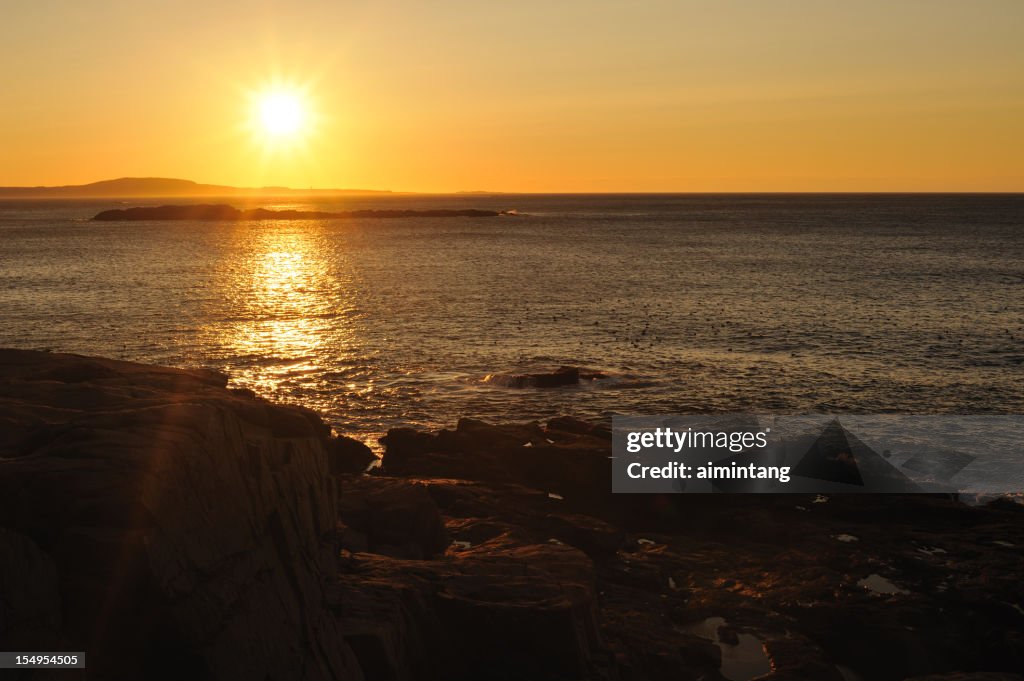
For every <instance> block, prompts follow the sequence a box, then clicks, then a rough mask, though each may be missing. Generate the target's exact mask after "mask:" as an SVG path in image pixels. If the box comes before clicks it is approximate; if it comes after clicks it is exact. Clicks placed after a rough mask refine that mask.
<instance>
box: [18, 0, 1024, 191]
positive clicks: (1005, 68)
mask: <svg viewBox="0 0 1024 681" xmlns="http://www.w3.org/2000/svg"><path fill="white" fill-rule="evenodd" d="M0 7H2V9H3V21H2V23H0V63H2V64H3V66H2V67H0V68H2V73H3V81H2V83H3V90H2V95H0V97H2V106H0V185H22V186H24V185H61V184H82V183H87V182H93V181H96V180H102V179H109V178H114V177H122V176H160V177H181V178H187V179H192V180H196V181H198V182H203V183H211V184H230V185H236V186H265V185H285V186H292V187H309V186H315V187H318V188H323V187H336V188H366V189H393V190H404V191H437V192H445V191H462V190H495V191H596V192H601V191H1024V40H1022V39H1021V36H1024V2H1021V1H1020V0H977V1H976V2H961V1H959V0H896V1H893V2H881V1H877V0H863V1H860V2H839V1H835V0H820V1H814V0H776V1H775V2H771V3H768V2H764V3H762V2H755V1H749V2H741V1H738V0H675V1H673V2H665V1H659V0H649V1H646V2H640V3H630V2H605V1H601V0H589V1H588V2H581V1H577V0H563V1H562V2H550V0H547V1H545V2H538V1H535V0H522V1H520V2H516V3H489V2H479V0H476V1H473V2H469V1H465V2H463V1H452V0H438V1H436V2H430V3H426V2H416V1H413V0H391V1H387V0H385V1H379V2H372V3H371V2H343V1H338V0H305V1H301V0H292V1H290V2H283V1H280V2H278V1H270V0H264V1H259V0H255V1H249V2H236V1H233V0H228V1H222V2H210V0H202V1H199V0H177V1H175V2H171V1H166V2H165V1H154V2H137V0H78V1H77V2H75V1H72V0H63V1H58V0H35V1H33V2H27V1H25V2H22V1H20V0H0ZM270 90H273V91H283V92H290V93H295V94H296V95H297V96H298V98H299V100H300V101H301V102H302V103H303V107H304V110H305V113H304V115H303V122H302V124H301V126H300V130H299V131H298V133H297V134H295V135H293V136H290V137H285V138H280V139H278V138H275V139H273V140H270V139H267V138H266V135H265V134H264V132H265V131H261V130H260V129H259V126H258V125H256V124H254V123H253V121H254V119H255V117H256V116H258V114H257V113H255V111H256V110H257V108H258V107H259V102H260V98H261V96H262V94H261V93H265V92H267V91H270Z"/></svg>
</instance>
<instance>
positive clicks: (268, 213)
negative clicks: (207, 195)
mask: <svg viewBox="0 0 1024 681" xmlns="http://www.w3.org/2000/svg"><path fill="white" fill-rule="evenodd" d="M505 214H508V215H513V214H514V213H511V212H509V213H502V212H499V211H494V210H477V209H457V210H454V209H452V210H449V209H429V210H350V211H342V212H335V213H329V212H324V211H314V210H268V209H266V208H250V209H246V210H240V209H238V208H235V207H234V206H229V205H227V204H191V205H182V206H139V207H136V208H117V209H112V210H104V211H101V212H99V213H97V214H96V215H95V216H93V218H92V219H93V220H98V221H100V222H132V221H136V220H335V219H345V218H348V219H352V218H491V217H498V216H499V215H505Z"/></svg>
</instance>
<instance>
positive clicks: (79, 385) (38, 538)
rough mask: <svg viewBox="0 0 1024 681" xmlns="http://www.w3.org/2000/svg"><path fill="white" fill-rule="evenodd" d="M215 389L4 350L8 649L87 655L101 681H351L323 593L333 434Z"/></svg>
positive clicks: (0, 535) (0, 446) (0, 406)
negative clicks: (326, 443) (328, 453)
mask: <svg viewBox="0 0 1024 681" xmlns="http://www.w3.org/2000/svg"><path fill="white" fill-rule="evenodd" d="M225 382H226V379H225V377H224V376H221V375H218V374H214V373H208V372H201V371H183V370H173V369H162V368H159V367H147V366H140V365H135V364H129V363H125V362H115V361H109V360H99V359H90V358H84V357H77V356H73V355H50V354H46V353H34V352H25V351H16V350H2V351H0V528H2V529H0V589H2V590H3V591H2V593H0V650H35V651H51V650H74V651H86V652H87V664H88V667H89V669H88V678H96V679H133V680H134V679H310V680H313V679H316V680H318V681H320V680H323V681H327V680H330V679H358V678H361V672H360V669H359V666H358V664H357V663H356V660H355V658H354V656H353V654H352V652H351V650H350V649H349V648H348V647H347V646H346V645H345V643H344V641H343V638H342V632H341V629H340V626H339V622H338V620H337V619H336V618H335V617H334V615H333V614H332V613H331V611H330V610H329V608H328V607H327V606H326V600H325V596H324V591H323V586H324V584H325V583H326V582H327V581H328V580H329V579H333V578H334V576H335V574H336V572H337V570H338V563H337V551H336V546H335V544H334V543H333V539H334V533H335V523H336V518H337V504H336V496H335V489H334V485H333V482H332V480H331V477H330V474H329V472H328V463H327V456H326V453H325V449H324V441H325V439H326V438H327V437H329V429H328V428H327V427H326V426H325V425H324V424H323V423H322V422H321V421H320V419H319V418H318V417H317V416H316V415H315V414H313V413H312V412H309V411H308V410H304V409H300V408H298V407H284V406H276V405H271V404H269V403H267V402H265V401H263V400H258V399H252V398H248V397H246V396H244V395H239V394H236V393H232V392H230V391H228V390H227V389H225V387H224V386H225ZM58 673H59V674H60V675H61V676H60V678H62V679H73V678H76V674H80V673H78V672H73V671H61V672H58ZM38 677H39V678H50V677H44V676H43V672H39V673H38ZM25 678H32V677H25ZM79 678H80V676H79Z"/></svg>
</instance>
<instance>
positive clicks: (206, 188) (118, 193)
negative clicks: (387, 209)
mask: <svg viewBox="0 0 1024 681" xmlns="http://www.w3.org/2000/svg"><path fill="white" fill-rule="evenodd" d="M390 193H392V192H389V191H380V190H373V189H291V188H289V187H229V186H226V185H219V184H199V183H198V182H193V181H191V180H178V179H173V178H166V177H122V178H118V179H116V180H102V181H100V182H93V183H91V184H78V185H65V186H62V187H0V198H43V199H45V198H53V199H64V198H67V199H71V198H133V197H170V196H333V195H353V194H390Z"/></svg>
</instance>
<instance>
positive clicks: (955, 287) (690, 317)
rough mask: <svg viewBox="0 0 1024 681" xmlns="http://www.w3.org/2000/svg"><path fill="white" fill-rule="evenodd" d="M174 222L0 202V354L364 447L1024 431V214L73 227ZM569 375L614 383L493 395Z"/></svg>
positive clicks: (505, 206) (574, 214)
mask: <svg viewBox="0 0 1024 681" xmlns="http://www.w3.org/2000/svg"><path fill="white" fill-rule="evenodd" d="M175 202H177V203H181V201H175V200H164V201H159V202H154V201H140V200H131V199H129V200H126V201H110V200H91V201H68V200H65V201H13V200H6V201H0V321H2V324H0V346H2V347H16V348H30V349H49V350H52V351H60V352H76V353H83V354H89V355H102V356H106V357H113V358H120V359H127V360H134V361H140V362H150V363H159V364H167V365H173V366H188V367H207V368H211V369H216V370H220V371H224V372H226V373H228V374H229V375H230V376H231V383H232V385H234V386H238V387H248V388H251V389H253V390H255V391H256V392H258V393H260V394H262V395H265V396H267V397H270V398H273V399H276V400H281V401H287V402H297V403H301V404H304V405H307V406H309V407H312V408H314V409H316V410H318V411H319V412H321V413H322V414H323V415H324V416H325V418H326V419H327V420H328V421H329V422H330V423H331V425H332V426H334V427H335V428H336V429H337V430H338V431H339V432H342V433H347V434H351V435H354V436H356V437H358V438H361V439H363V440H365V441H367V442H368V443H370V444H375V439H376V438H377V437H378V436H380V435H381V434H383V433H384V432H386V431H387V429H388V428H391V427H395V426H402V425H405V426H417V427H428V428H438V427H451V426H453V425H454V424H455V422H456V421H457V420H458V418H459V417H461V416H473V417H477V418H481V419H485V420H490V421H509V420H515V421H522V420H529V419H546V418H549V417H552V416H555V415H559V414H573V415H577V416H580V417H584V418H607V417H609V416H610V415H612V414H665V413H671V414H679V413H694V412H729V411H747V412H760V413H780V414H781V413H803V412H829V413H861V414H877V413H889V412H902V413H914V414H936V413H943V414H1014V413H1024V380H1022V379H1024V367H1022V362H1024V231H1022V223H1024V195H513V194H506V195H476V194H465V195H450V196H420V195H394V196H388V195H381V196H374V197H359V198H341V199H316V200H312V201H309V200H304V199H299V200H290V199H289V200H267V201H264V202H260V203H259V204H254V205H260V206H264V207H267V208H272V209H284V208H295V209H311V210H327V211H331V210H353V209H360V208H410V209H425V208H484V209H497V210H515V211H517V212H518V213H519V214H518V215H516V216H503V217H496V218H444V219H437V218H415V219H395V220H386V219H353V220H332V221H321V220H310V221H258V222H255V221H254V222H234V223H232V222H127V223H99V222H90V221H89V220H88V218H90V217H91V216H92V215H94V214H95V213H97V212H98V211H100V210H104V209H108V208H123V207H125V206H126V205H128V206H130V205H152V204H154V203H175ZM203 202H212V201H211V200H209V199H204V200H203ZM223 202H226V203H233V204H234V205H240V204H239V203H238V200H237V199H234V200H232V199H228V200H223ZM561 365H571V366H577V367H583V368H586V369H591V370H594V371H596V372H600V373H601V374H603V375H605V376H606V377H605V378H600V379H594V380H585V381H584V382H583V383H582V384H581V385H579V386H571V387H559V388H532V387H519V388H516V387H508V386H507V385H503V384H502V382H500V381H495V380H493V379H488V376H491V375H494V374H505V373H523V372H534V371H544V370H548V369H551V368H555V367H558V366H561Z"/></svg>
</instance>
